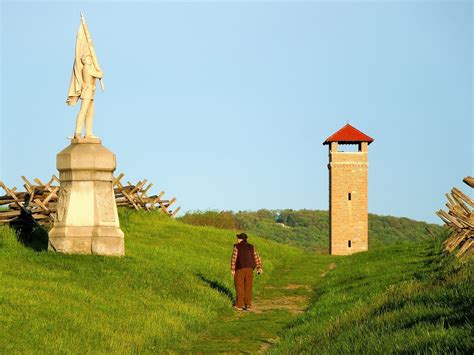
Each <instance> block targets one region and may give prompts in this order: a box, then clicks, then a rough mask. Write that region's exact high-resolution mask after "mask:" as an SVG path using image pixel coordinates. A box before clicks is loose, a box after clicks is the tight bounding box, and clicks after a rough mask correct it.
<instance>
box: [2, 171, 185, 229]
mask: <svg viewBox="0 0 474 355" xmlns="http://www.w3.org/2000/svg"><path fill="white" fill-rule="evenodd" d="M123 177H124V174H123V173H121V174H120V175H119V176H117V177H115V178H114V181H113V186H114V193H115V202H116V203H117V206H118V207H128V208H134V209H136V210H146V211H152V210H157V209H160V210H162V211H163V212H164V213H166V214H167V215H168V216H170V217H174V216H175V215H176V214H177V213H178V212H179V210H180V207H177V208H175V209H173V210H172V209H171V207H172V205H174V204H175V203H176V198H175V197H173V198H172V199H165V198H164V197H163V196H164V194H165V193H164V191H161V192H160V193H159V194H158V195H150V196H148V194H149V191H150V188H151V187H152V186H153V184H152V183H148V185H147V180H146V179H145V180H143V181H138V182H137V183H136V184H132V183H131V182H130V181H127V183H126V185H124V184H123V183H122V182H121V180H122V178H123ZM21 178H22V180H23V182H24V184H23V188H24V190H22V191H18V189H17V188H16V187H13V188H9V187H8V186H6V185H5V184H4V183H3V182H2V181H0V188H2V189H3V190H4V192H5V195H3V196H0V224H8V223H12V222H17V221H20V222H21V221H22V220H28V219H29V220H31V221H33V223H36V224H40V225H45V224H51V223H52V222H53V220H54V215H55V212H56V205H57V202H58V194H59V189H60V187H59V179H58V178H57V177H56V176H54V175H53V177H52V178H51V179H50V180H49V181H48V182H46V183H43V182H42V181H41V180H39V179H38V178H35V179H34V180H33V182H31V181H30V180H28V179H27V178H26V177H24V176H22V177H21Z"/></svg>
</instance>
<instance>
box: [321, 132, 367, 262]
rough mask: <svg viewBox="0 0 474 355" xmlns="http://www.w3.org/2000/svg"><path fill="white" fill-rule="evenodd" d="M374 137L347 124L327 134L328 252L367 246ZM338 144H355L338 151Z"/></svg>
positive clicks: (333, 253) (342, 253)
mask: <svg viewBox="0 0 474 355" xmlns="http://www.w3.org/2000/svg"><path fill="white" fill-rule="evenodd" d="M373 141H374V140H373V139H372V138H371V137H369V136H367V135H366V134H364V133H362V132H361V131H359V130H358V129H356V128H354V127H352V126H351V125H350V124H347V125H345V126H344V127H342V128H341V129H340V130H339V131H337V132H336V133H334V134H333V135H332V136H330V137H329V138H327V139H326V140H325V141H324V143H323V144H325V145H329V164H328V169H329V220H330V223H329V234H330V235H329V253H330V254H331V255H349V254H353V253H357V252H361V251H367V250H368V248H369V243H368V240H369V236H368V229H369V225H368V223H369V219H368V218H369V215H368V171H369V170H368V169H369V163H368V146H369V144H370V143H372V142H373ZM341 145H356V148H357V149H356V151H342V149H341Z"/></svg>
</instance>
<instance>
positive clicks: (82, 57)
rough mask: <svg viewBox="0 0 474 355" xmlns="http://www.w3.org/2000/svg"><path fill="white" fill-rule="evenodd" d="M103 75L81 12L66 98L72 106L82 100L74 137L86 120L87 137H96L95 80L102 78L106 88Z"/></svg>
mask: <svg viewBox="0 0 474 355" xmlns="http://www.w3.org/2000/svg"><path fill="white" fill-rule="evenodd" d="M102 76H103V73H102V70H100V67H99V63H98V61H97V57H96V55H95V50H94V44H93V43H92V39H91V37H90V34H89V30H88V28H87V24H86V20H85V18H84V15H83V14H82V12H81V25H80V26H79V31H78V32H77V38H76V57H75V59H74V66H73V70H72V75H71V83H70V85H69V93H68V98H67V100H66V103H67V104H68V105H70V106H74V105H75V104H76V103H77V101H78V100H79V98H80V99H81V100H82V103H81V109H80V110H79V113H78V114H77V119H76V129H75V130H74V138H81V134H82V128H83V126H84V122H85V126H86V133H85V138H96V137H94V135H93V132H92V121H93V120H94V94H95V80H96V79H99V80H100V84H101V87H102V90H104V85H103V82H102Z"/></svg>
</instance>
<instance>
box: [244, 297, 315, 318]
mask: <svg viewBox="0 0 474 355" xmlns="http://www.w3.org/2000/svg"><path fill="white" fill-rule="evenodd" d="M307 301H308V297H306V296H283V297H278V298H272V299H268V300H259V301H256V302H255V303H254V304H253V307H252V312H255V313H263V312H267V311H275V310H286V311H288V312H290V313H292V314H300V313H303V311H304V309H305V307H306V303H307Z"/></svg>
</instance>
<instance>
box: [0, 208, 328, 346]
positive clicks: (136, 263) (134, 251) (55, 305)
mask: <svg viewBox="0 0 474 355" xmlns="http://www.w3.org/2000/svg"><path fill="white" fill-rule="evenodd" d="M120 218H121V224H122V228H123V230H124V232H125V235H126V257H124V258H111V257H100V256H80V255H63V254H56V253H48V252H44V251H43V252H36V251H34V250H32V249H30V248H26V247H24V246H22V245H21V244H19V243H18V242H17V241H16V239H15V236H14V234H13V232H12V231H11V230H10V229H8V228H5V227H1V228H0V284H1V285H2V287H1V288H0V353H11V352H23V353H31V352H46V353H51V352H77V353H79V352H80V353H84V352H97V351H99V352H160V351H167V350H176V349H180V350H182V351H191V350H193V351H197V350H201V351H211V350H212V349H215V350H224V351H255V349H258V348H259V347H260V346H261V344H262V340H265V339H267V338H272V337H276V334H277V332H278V331H280V330H281V329H282V327H283V326H284V325H285V324H286V323H288V322H290V321H292V320H294V319H295V317H296V313H295V312H291V311H290V310H288V309H285V307H283V306H282V307H280V308H278V307H274V306H270V307H269V305H271V304H272V302H273V300H274V299H275V298H277V297H289V296H291V297H293V296H295V295H296V296H297V295H300V296H304V297H303V298H301V297H300V298H299V299H296V298H295V299H294V301H295V302H292V307H293V306H295V305H296V306H297V307H299V308H300V309H303V308H304V306H305V304H303V303H304V300H305V297H306V296H309V295H310V290H311V287H310V285H309V284H310V282H312V280H313V279H314V274H313V272H316V274H319V273H320V272H322V271H323V269H324V267H325V262H326V261H325V260H322V259H320V260H318V261H314V259H313V258H314V256H312V255H310V254H308V253H305V252H304V251H302V250H298V249H296V248H291V247H288V246H284V245H279V244H277V243H275V242H271V241H267V240H264V239H260V238H254V237H253V236H252V237H251V242H252V243H253V244H254V245H255V246H256V248H257V250H258V251H259V252H260V254H261V256H262V259H263V262H264V274H263V275H262V276H261V277H259V278H257V279H256V280H255V292H254V294H255V298H256V300H257V299H260V302H261V307H262V309H263V308H265V307H266V308H267V309H266V311H265V315H264V317H263V318H264V319H262V317H260V323H259V324H260V327H259V329H257V330H256V331H254V332H253V333H252V336H250V337H249V336H245V337H244V336H243V337H242V341H241V342H235V340H236V338H237V335H236V334H238V332H241V331H242V330H243V329H247V328H248V327H249V325H248V324H247V322H249V321H250V320H251V318H248V317H246V318H243V319H241V320H237V322H234V321H233V320H234V318H233V317H235V311H234V310H233V309H232V298H233V297H234V287H233V280H232V278H231V275H230V255H231V253H232V245H233V243H235V233H234V232H232V231H228V230H218V229H215V228H208V227H194V226H189V225H186V224H184V223H180V222H179V221H176V220H172V219H170V218H168V217H163V216H160V215H159V214H155V213H138V212H134V211H130V210H122V211H120ZM296 266H299V267H301V268H302V269H303V270H307V271H306V272H301V269H298V268H296V269H295V267H296ZM282 270H286V272H285V277H280V276H279V273H281V272H282ZM290 282H292V283H306V284H304V285H302V286H304V287H303V288H302V289H296V290H292V289H288V290H287V289H285V286H286V285H287V284H289V283H290ZM265 299H267V301H265ZM265 302H266V303H265ZM257 306H258V304H257ZM257 308H258V307H257ZM252 316H253V317H257V314H253V315H250V317H252ZM224 318H225V319H227V320H228V322H227V323H226V324H227V326H226V327H224V326H219V329H217V330H216V329H215V328H213V327H214V325H215V324H216V322H217V321H218V320H220V319H224ZM219 324H222V323H219ZM217 331H221V335H220V336H219V337H216V336H214V335H213V334H215V333H216V332H217ZM222 331H223V332H224V333H222ZM206 334H207V335H206ZM242 335H245V334H242ZM203 339H207V340H206V341H204V342H203Z"/></svg>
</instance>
